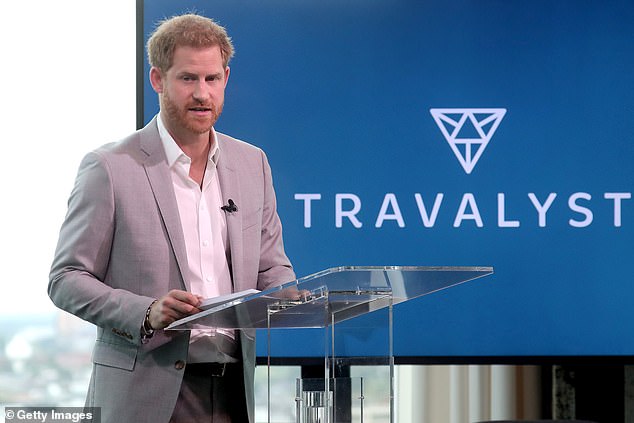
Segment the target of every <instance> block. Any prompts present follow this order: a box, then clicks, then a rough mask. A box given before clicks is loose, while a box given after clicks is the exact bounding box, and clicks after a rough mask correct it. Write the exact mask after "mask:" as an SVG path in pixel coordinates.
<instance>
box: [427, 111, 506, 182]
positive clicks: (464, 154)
mask: <svg viewBox="0 0 634 423" xmlns="http://www.w3.org/2000/svg"><path fill="white" fill-rule="evenodd" d="M429 112H430V113H431V115H432V116H433V117H434V120H435V121H436V125H438V128H439V129H440V131H441V132H442V134H443V136H444V137H445V140H447V143H449V146H450V147H451V150H452V151H453V152H454V154H455V155H456V158H457V159H458V161H459V162H460V164H461V165H462V168H463V169H464V171H465V172H466V173H467V174H470V173H471V172H472V171H473V168H474V167H475V165H476V163H478V160H480V157H481V156H482V153H483V152H484V150H485V149H486V147H487V145H488V144H489V141H491V137H493V134H495V131H496V129H497V128H498V126H499V125H500V122H502V118H504V115H505V114H506V109H430V110H429Z"/></svg>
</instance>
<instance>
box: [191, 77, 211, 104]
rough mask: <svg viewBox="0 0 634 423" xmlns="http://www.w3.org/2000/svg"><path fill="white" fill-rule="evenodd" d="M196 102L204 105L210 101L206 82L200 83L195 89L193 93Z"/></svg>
mask: <svg viewBox="0 0 634 423" xmlns="http://www.w3.org/2000/svg"><path fill="white" fill-rule="evenodd" d="M193 97H194V100H196V101H198V102H200V103H204V102H205V101H207V100H208V99H209V90H207V84H205V81H199V82H198V83H197V84H196V86H195V87H194V93H193Z"/></svg>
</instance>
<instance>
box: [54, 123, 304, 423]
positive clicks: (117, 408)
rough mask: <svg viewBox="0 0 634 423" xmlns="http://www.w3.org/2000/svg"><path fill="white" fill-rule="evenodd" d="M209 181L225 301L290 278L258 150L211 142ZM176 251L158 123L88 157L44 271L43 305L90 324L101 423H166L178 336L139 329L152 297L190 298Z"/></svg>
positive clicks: (178, 359) (175, 381)
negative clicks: (219, 209) (224, 246)
mask: <svg viewBox="0 0 634 423" xmlns="http://www.w3.org/2000/svg"><path fill="white" fill-rule="evenodd" d="M218 143H219V147H220V149H221V155H220V158H219V162H218V178H219V181H220V187H221V191H222V196H223V200H224V201H225V203H226V202H227V200H228V199H232V200H233V201H234V202H235V204H236V205H237V207H238V211H237V212H234V213H230V214H227V232H228V237H229V242H230V248H231V258H230V260H231V261H230V266H231V274H232V282H233V289H234V291H241V290H244V289H248V288H257V289H260V290H264V289H266V288H268V287H270V286H273V285H276V284H281V283H284V282H287V281H291V280H294V279H295V274H294V273H293V270H292V267H291V264H290V262H289V260H288V258H287V257H286V254H285V253H284V247H283V242H282V227H281V223H280V220H279V217H278V215H277V212H276V201H275V193H274V191H273V184H272V180H271V170H270V167H269V165H268V162H267V159H266V156H265V155H264V153H263V152H262V150H260V149H258V148H256V147H254V146H252V145H249V144H247V143H244V142H242V141H238V140H236V139H233V138H231V137H228V136H226V135H223V134H218ZM186 260H187V256H186V252H185V241H184V236H183V233H182V229H181V224H180V219H179V216H178V207H177V204H176V198H175V195H174V192H173V188H172V182H171V179H170V173H169V169H168V166H167V162H166V158H165V153H164V150H163V147H162V145H161V142H160V139H159V136H158V129H157V126H156V119H154V120H153V121H151V122H150V123H149V124H148V125H147V126H146V127H145V128H143V129H141V130H139V131H137V132H135V133H134V134H132V135H130V136H129V137H127V138H126V139H124V140H122V141H120V142H118V143H114V144H109V145H106V146H103V147H101V148H100V149H97V150H96V151H93V152H91V153H89V154H88V155H87V156H86V157H85V158H84V160H83V161H82V163H81V166H80V168H79V172H78V174H77V178H76V181H75V186H74V189H73V191H72V193H71V196H70V199H69V202H68V213H67V215H66V219H65V221H64V223H63V225H62V228H61V232H60V237H59V242H58V245H57V250H56V253H55V258H54V261H53V264H52V268H51V273H50V280H49V286H48V291H49V295H50V297H51V299H52V300H53V302H54V303H55V304H56V305H57V306H58V307H60V308H61V309H63V310H66V311H68V312H70V313H72V314H74V315H77V316H79V317H80V318H82V319H84V320H87V321H89V322H91V323H93V324H95V325H96V326H97V328H98V330H97V340H96V342H95V347H94V351H93V363H94V365H93V372H92V377H91V381H90V387H89V391H88V397H87V400H86V404H87V405H88V406H95V407H101V413H102V421H103V422H148V423H150V422H151V423H160V422H166V423H167V422H168V420H169V418H170V416H171V414H172V410H173V408H174V405H175V403H176V399H177V397H178V392H179V389H180V384H181V381H182V377H183V369H182V363H183V362H186V360H187V351H188V346H189V333H188V332H177V333H174V332H165V331H157V332H156V333H155V335H154V337H153V338H151V340H150V342H149V343H147V344H143V343H142V342H141V339H140V328H141V325H142V322H143V319H144V317H145V311H146V309H147V308H148V306H149V305H150V304H151V302H152V301H153V300H154V299H155V298H159V297H161V296H163V295H165V294H166V293H167V292H168V291H169V290H171V289H185V290H189V286H188V281H187V280H185V278H183V274H184V272H183V271H182V270H184V269H186V268H187V263H186ZM240 341H241V350H242V355H243V363H244V370H245V371H244V374H245V388H246V392H247V403H248V412H249V416H250V420H251V422H253V421H254V405H253V401H252V399H253V378H254V369H255V364H254V361H255V349H254V339H253V336H252V335H249V334H247V333H245V332H241V335H240Z"/></svg>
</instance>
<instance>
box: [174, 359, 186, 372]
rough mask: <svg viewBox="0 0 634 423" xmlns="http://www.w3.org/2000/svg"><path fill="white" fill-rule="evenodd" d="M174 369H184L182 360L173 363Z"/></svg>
mask: <svg viewBox="0 0 634 423" xmlns="http://www.w3.org/2000/svg"><path fill="white" fill-rule="evenodd" d="M174 368H175V369H176V370H183V369H184V368H185V362H184V361H183V360H178V361H177V362H176V363H174Z"/></svg>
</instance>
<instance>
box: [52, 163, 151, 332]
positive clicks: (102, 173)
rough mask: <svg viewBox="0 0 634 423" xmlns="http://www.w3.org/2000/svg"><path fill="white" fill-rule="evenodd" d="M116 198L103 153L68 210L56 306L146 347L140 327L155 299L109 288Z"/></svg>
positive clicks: (55, 272)
mask: <svg viewBox="0 0 634 423" xmlns="http://www.w3.org/2000/svg"><path fill="white" fill-rule="evenodd" d="M114 216H115V193H114V188H113V182H112V175H111V174H110V171H109V167H108V163H107V161H106V160H105V159H104V157H103V155H101V154H99V153H98V152H93V153H89V154H88V155H87V156H86V157H85V158H84V160H83V161H82V163H81V165H80V168H79V171H78V174H77V177H76V180H75V185H74V188H73V190H72V193H71V195H70V198H69V200H68V211H67V214H66V217H65V220H64V223H63V224H62V228H61V230H60V235H59V240H58V244H57V249H56V251H55V256H54V259H53V264H52V266H51V271H50V275H49V284H48V294H49V296H50V298H51V300H52V301H53V303H55V305H56V306H57V307H59V308H61V309H63V310H65V311H67V312H69V313H71V314H74V315H76V316H78V317H80V318H82V319H84V320H86V321H88V322H91V323H93V324H95V325H97V326H99V327H101V328H103V329H104V331H109V332H112V333H113V334H114V335H116V336H118V337H120V338H123V339H125V340H127V341H129V342H131V343H140V342H141V340H140V328H141V324H142V322H143V319H144V317H145V311H146V310H147V308H148V307H149V305H150V304H151V302H152V301H153V299H152V298H150V297H145V296H141V295H136V294H133V293H132V292H130V291H127V290H125V289H115V288H113V287H111V286H109V285H108V284H106V283H104V281H105V280H106V277H107V272H108V263H109V259H110V252H111V248H112V242H113V236H114V231H115V224H116V223H115V219H114Z"/></svg>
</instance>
